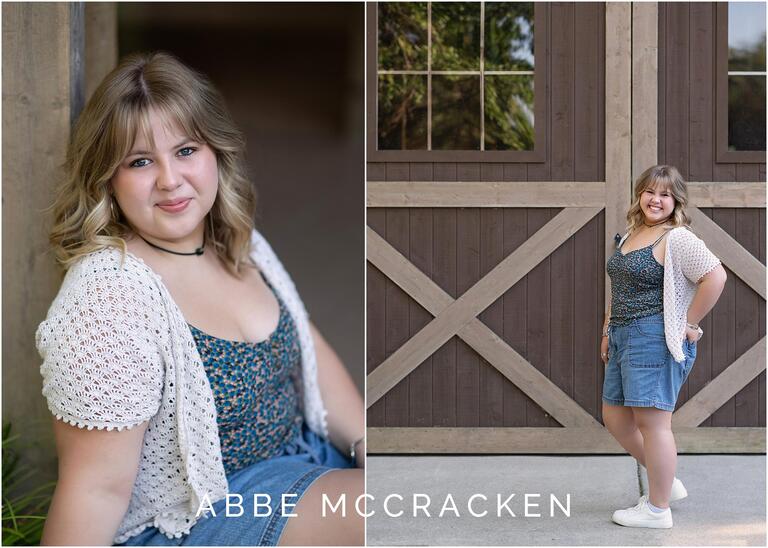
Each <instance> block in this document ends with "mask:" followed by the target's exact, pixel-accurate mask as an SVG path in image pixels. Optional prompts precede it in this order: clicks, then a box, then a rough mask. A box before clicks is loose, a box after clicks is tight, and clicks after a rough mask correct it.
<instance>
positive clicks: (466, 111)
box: [432, 75, 480, 150]
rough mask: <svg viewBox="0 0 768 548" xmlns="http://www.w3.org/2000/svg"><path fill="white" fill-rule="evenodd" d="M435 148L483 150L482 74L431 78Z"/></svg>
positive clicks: (433, 145) (433, 146) (433, 140)
mask: <svg viewBox="0 0 768 548" xmlns="http://www.w3.org/2000/svg"><path fill="white" fill-rule="evenodd" d="M432 150H480V77H479V76H437V75H436V76H433V77H432Z"/></svg>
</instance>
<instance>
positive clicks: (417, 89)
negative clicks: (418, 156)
mask: <svg viewBox="0 0 768 548" xmlns="http://www.w3.org/2000/svg"><path fill="white" fill-rule="evenodd" d="M378 108H379V115H378V122H379V127H378V133H379V142H378V147H379V150H414V149H417V150H426V148H427V77H426V76H421V75H410V74H408V75H405V74H382V75H380V76H379V105H378Z"/></svg>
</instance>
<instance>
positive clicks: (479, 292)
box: [367, 208, 600, 405]
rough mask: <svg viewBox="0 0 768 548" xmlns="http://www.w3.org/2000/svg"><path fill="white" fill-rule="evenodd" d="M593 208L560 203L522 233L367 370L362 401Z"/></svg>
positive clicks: (379, 392) (404, 371)
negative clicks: (510, 250)
mask: <svg viewBox="0 0 768 548" xmlns="http://www.w3.org/2000/svg"><path fill="white" fill-rule="evenodd" d="M599 211H600V209H598V208H566V209H564V210H563V211H561V212H560V213H558V214H557V215H556V216H555V217H554V218H553V219H552V220H551V221H549V222H548V223H547V224H546V225H544V226H543V227H542V228H541V229H539V230H538V231H537V232H536V233H535V234H534V235H533V236H531V237H530V238H528V240H526V241H525V242H524V243H523V244H522V245H520V246H519V247H518V248H517V249H516V250H515V251H514V252H513V253H511V254H510V255H508V256H507V257H506V258H505V259H504V260H503V261H501V262H500V263H499V264H498V265H497V266H496V267H495V268H494V269H493V270H491V271H490V272H489V273H488V274H487V275H486V276H485V277H483V278H482V279H481V280H480V281H478V282H477V283H476V284H475V285H473V286H472V287H471V288H470V289H469V290H468V291H467V292H466V293H464V294H463V295H462V296H461V297H459V298H458V299H456V300H455V301H454V302H453V303H451V304H450V305H449V306H448V307H446V308H445V309H444V310H443V312H441V313H440V315H439V316H437V317H436V318H435V319H433V320H432V321H431V322H429V323H428V324H427V325H426V326H425V327H424V328H422V329H421V330H420V331H419V332H418V333H416V335H414V336H413V337H411V338H410V339H409V340H408V341H407V342H406V343H405V344H404V345H403V346H401V347H400V348H399V349H398V350H397V351H395V352H394V353H393V354H392V355H391V356H390V357H389V358H387V359H386V360H384V362H383V363H382V364H380V365H379V366H378V367H377V368H376V369H375V370H373V371H372V372H371V373H370V374H369V375H368V382H367V394H368V405H371V404H372V403H374V402H376V401H378V400H379V399H380V398H381V397H382V396H384V394H386V393H387V392H388V391H389V390H390V389H391V388H392V387H393V386H395V385H396V384H397V383H398V382H400V381H401V380H402V379H403V378H405V376H406V375H408V374H409V373H410V372H411V371H413V370H414V369H415V368H416V367H417V366H418V365H419V364H420V363H421V362H422V361H424V360H425V359H426V358H427V357H429V356H431V355H432V354H433V353H434V352H435V350H437V349H438V348H439V347H440V346H441V345H443V343H445V342H446V341H447V340H448V339H450V338H451V337H452V336H453V335H455V334H456V333H457V332H458V331H459V330H461V328H462V327H464V326H465V325H466V324H467V323H469V322H470V321H471V320H473V319H474V318H475V317H476V316H477V315H478V314H480V312H482V311H483V310H485V309H486V308H487V307H488V306H489V305H490V304H491V303H493V302H494V301H495V300H496V299H498V298H499V296H500V295H501V294H502V293H504V292H505V291H507V290H508V289H509V288H510V287H512V286H513V285H514V284H515V283H516V282H517V281H518V280H520V279H521V278H522V277H523V276H525V275H526V274H527V273H528V272H530V270H531V269H532V268H534V267H535V266H536V265H537V264H539V263H540V262H541V261H542V260H544V259H545V258H546V257H548V256H549V255H550V254H551V253H552V252H553V251H554V250H555V249H557V248H558V247H559V246H560V245H561V244H562V243H563V242H565V241H567V240H568V239H569V238H570V237H571V236H573V235H574V234H575V233H576V231H578V230H579V229H580V228H581V227H582V226H584V224H586V223H587V222H588V221H589V220H590V219H592V217H594V216H595V215H596V214H597V213H598V212H599Z"/></svg>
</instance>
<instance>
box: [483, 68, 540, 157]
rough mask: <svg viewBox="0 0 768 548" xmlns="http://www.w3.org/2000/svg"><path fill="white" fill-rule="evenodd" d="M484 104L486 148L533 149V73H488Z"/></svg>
mask: <svg viewBox="0 0 768 548" xmlns="http://www.w3.org/2000/svg"><path fill="white" fill-rule="evenodd" d="M484 107H485V149H486V150H533V145H534V133H533V76H527V75H526V76H486V77H485V105H484Z"/></svg>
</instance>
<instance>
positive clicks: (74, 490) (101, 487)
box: [41, 419, 147, 546]
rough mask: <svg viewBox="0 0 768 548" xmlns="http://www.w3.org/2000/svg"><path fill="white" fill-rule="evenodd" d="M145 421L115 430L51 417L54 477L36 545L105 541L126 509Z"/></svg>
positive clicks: (109, 541) (111, 536)
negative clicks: (56, 458) (55, 456)
mask: <svg viewBox="0 0 768 548" xmlns="http://www.w3.org/2000/svg"><path fill="white" fill-rule="evenodd" d="M146 428H147V423H146V422H144V423H142V424H140V425H137V426H134V427H133V428H131V429H128V430H122V431H120V432H118V431H116V430H112V431H106V430H87V429H84V428H78V427H76V426H72V425H69V424H67V423H65V422H62V421H60V420H56V419H54V426H53V430H54V434H55V436H56V448H57V452H58V456H59V480H58V483H57V484H56V491H55V492H54V495H53V500H52V502H51V507H50V509H49V511H48V518H47V519H46V521H45V528H44V529H43V538H42V541H41V545H42V546H51V545H58V546H72V545H100V546H111V545H112V541H113V539H114V536H115V533H116V532H117V528H118V527H119V526H120V522H121V521H122V519H123V516H124V515H125V512H126V511H127V510H128V503H129V502H130V499H131V491H132V489H133V484H134V481H135V480H136V473H137V471H138V468H139V457H140V455H141V447H142V441H143V439H144V431H145V430H146Z"/></svg>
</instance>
